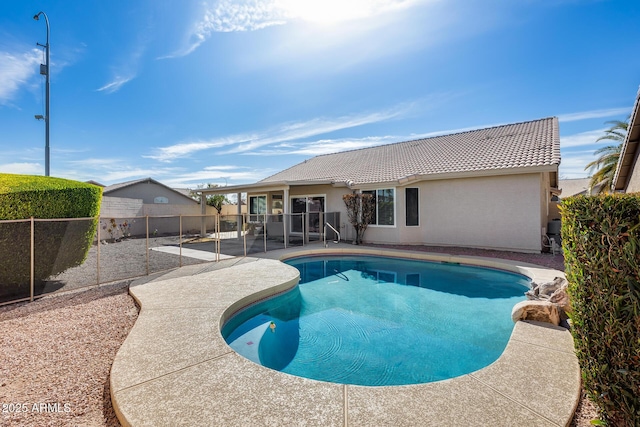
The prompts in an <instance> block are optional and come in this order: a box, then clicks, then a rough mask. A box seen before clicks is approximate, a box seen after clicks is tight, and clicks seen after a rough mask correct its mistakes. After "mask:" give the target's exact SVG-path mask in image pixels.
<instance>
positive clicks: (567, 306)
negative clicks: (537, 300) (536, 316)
mask: <svg viewBox="0 0 640 427" xmlns="http://www.w3.org/2000/svg"><path fill="white" fill-rule="evenodd" d="M568 288H569V283H568V282H567V281H565V282H564V283H563V284H562V286H561V287H560V289H558V290H557V291H555V292H554V293H553V294H552V295H551V296H550V297H549V302H551V303H554V304H556V305H557V306H558V307H559V308H560V309H561V310H562V311H564V312H565V313H571V311H572V309H571V300H570V299H569V293H568V291H567V289H568Z"/></svg>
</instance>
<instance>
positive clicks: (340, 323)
mask: <svg viewBox="0 0 640 427" xmlns="http://www.w3.org/2000/svg"><path fill="white" fill-rule="evenodd" d="M287 263H288V264H290V265H292V266H294V267H296V268H298V269H299V270H300V275H301V280H300V284H299V285H298V286H297V287H295V288H294V289H293V290H291V291H289V292H286V293H284V294H282V295H279V296H276V297H274V298H271V299H269V300H266V301H262V302H260V303H257V304H255V305H252V306H250V307H248V308H246V309H244V310H242V311H241V312H239V313H237V314H236V315H234V316H233V317H232V318H231V319H229V321H228V322H227V323H226V324H225V325H224V327H223V330H222V334H223V336H224V337H225V340H226V341H227V343H228V344H229V345H230V346H231V347H232V348H233V349H234V350H235V351H236V352H238V353H239V354H241V355H242V356H244V357H246V358H248V359H249V360H252V361H254V362H256V363H259V364H261V365H263V366H266V367H268V368H271V369H275V370H278V371H281V372H286V373H289V374H292V375H297V376H302V377H306V378H312V379H316V380H321V381H329V382H335V383H342V384H358V385H368V386H382V385H402V384H419V383H426V382H432V381H438V380H444V379H448V378H453V377H457V376H460V375H463V374H467V373H470V372H473V371H476V370H478V369H481V368H483V367H485V366H487V365H489V364H491V363H492V362H494V361H495V360H496V359H497V358H498V357H499V356H500V354H502V352H503V351H504V348H505V346H506V344H507V342H508V340H509V336H510V335H511V331H512V330H513V322H512V320H511V309H512V307H513V305H514V304H516V303H517V302H519V301H522V300H524V299H525V297H524V292H525V291H526V290H527V289H528V288H529V284H530V280H529V279H528V278H527V277H525V276H522V275H519V274H515V273H509V272H505V271H501V270H494V269H488V268H480V267H472V266H465V265H458V264H443V263H434V262H425V261H416V260H405V259H395V258H382V257H366V256H349V257H345V256H341V257H306V258H296V259H292V260H288V261H287Z"/></svg>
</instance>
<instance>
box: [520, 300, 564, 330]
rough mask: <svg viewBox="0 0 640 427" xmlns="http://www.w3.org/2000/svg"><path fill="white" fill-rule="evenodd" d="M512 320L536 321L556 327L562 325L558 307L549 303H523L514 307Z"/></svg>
mask: <svg viewBox="0 0 640 427" xmlns="http://www.w3.org/2000/svg"><path fill="white" fill-rule="evenodd" d="M511 319H512V320H513V321H514V322H517V321H518V320H535V321H538V322H546V323H552V324H554V325H556V326H558V325H559V324H560V314H559V312H558V306H556V305H555V304H553V303H550V302H547V301H522V302H519V303H518V304H516V305H514V306H513V310H511Z"/></svg>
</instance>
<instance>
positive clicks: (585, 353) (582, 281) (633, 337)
mask: <svg viewBox="0 0 640 427" xmlns="http://www.w3.org/2000/svg"><path fill="white" fill-rule="evenodd" d="M560 209H561V213H562V221H563V222H562V230H561V233H562V240H563V246H564V256H565V271H566V275H567V279H568V280H569V294H570V296H571V304H572V306H573V310H574V313H573V315H572V334H573V337H574V344H575V350H576V355H577V356H578V360H579V362H580V367H581V369H582V378H583V382H584V386H585V389H586V390H587V393H588V394H589V397H590V398H591V400H593V401H594V402H595V403H596V404H597V405H598V406H599V407H600V409H601V412H602V415H603V418H604V421H606V422H607V423H608V424H610V425H615V426H640V195H620V194H617V195H607V196H598V197H575V198H569V199H567V200H564V201H563V202H562V205H561V207H560Z"/></svg>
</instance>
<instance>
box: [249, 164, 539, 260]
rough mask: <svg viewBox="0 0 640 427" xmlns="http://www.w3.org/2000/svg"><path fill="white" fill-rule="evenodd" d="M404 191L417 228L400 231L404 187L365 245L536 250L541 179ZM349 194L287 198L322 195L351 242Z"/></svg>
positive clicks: (338, 190)
mask: <svg viewBox="0 0 640 427" xmlns="http://www.w3.org/2000/svg"><path fill="white" fill-rule="evenodd" d="M407 187H412V188H418V198H419V213H420V218H419V221H420V222H419V226H410V227H407V226H406V225H405V222H406V220H405V218H406V217H405V187H396V191H395V200H396V204H395V225H394V226H375V225H370V226H369V228H368V229H367V231H366V233H365V236H364V238H365V241H366V242H370V243H392V244H420V245H438V246H463V247H479V248H492V249H501V250H515V251H522V252H539V251H540V250H541V235H542V227H543V226H546V222H547V215H548V211H549V208H548V206H547V203H548V201H547V200H548V198H549V194H548V182H547V181H546V177H545V175H543V174H540V173H534V174H526V175H507V176H499V177H478V178H460V179H448V180H438V181H421V182H416V183H412V184H409V185H407ZM380 188H382V187H380ZM387 188H388V187H387ZM350 192H351V190H350V189H347V188H345V187H333V186H331V185H321V186H300V187H292V188H291V190H290V194H289V196H290V197H294V196H302V195H305V196H311V195H324V196H325V210H326V211H327V212H340V222H341V223H340V232H341V234H342V238H343V239H346V240H351V239H353V237H354V235H355V233H354V231H353V227H352V226H351V225H350V224H349V223H348V219H347V213H346V208H345V205H344V202H343V201H342V196H343V195H344V194H346V193H350ZM261 194H264V193H261ZM270 194H282V192H280V193H277V192H276V193H270ZM269 200H270V198H269Z"/></svg>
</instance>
